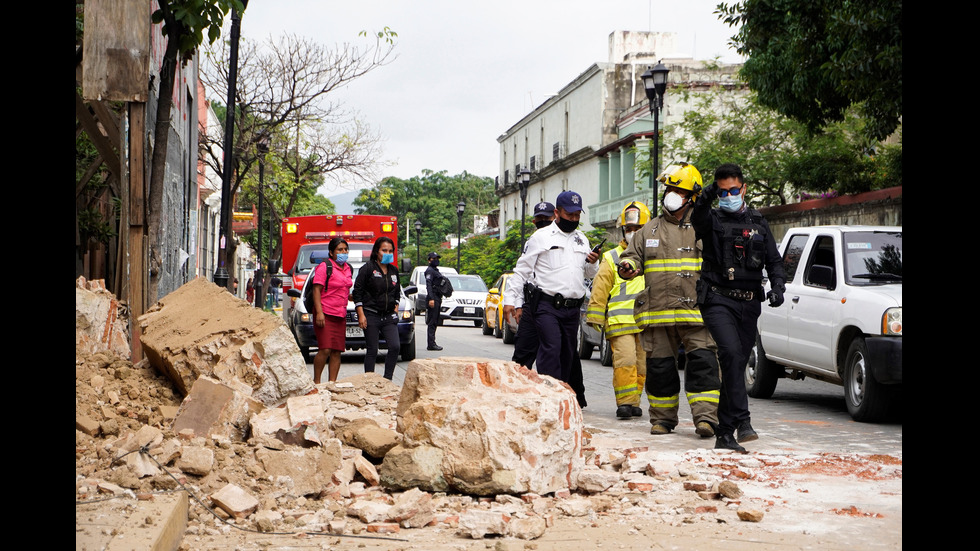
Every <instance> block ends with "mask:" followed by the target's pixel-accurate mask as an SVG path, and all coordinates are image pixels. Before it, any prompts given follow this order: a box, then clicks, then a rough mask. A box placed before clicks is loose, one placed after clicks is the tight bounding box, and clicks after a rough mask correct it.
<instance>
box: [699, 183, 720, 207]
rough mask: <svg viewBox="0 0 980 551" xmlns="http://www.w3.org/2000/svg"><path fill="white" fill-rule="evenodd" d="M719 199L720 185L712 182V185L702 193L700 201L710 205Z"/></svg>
mask: <svg viewBox="0 0 980 551" xmlns="http://www.w3.org/2000/svg"><path fill="white" fill-rule="evenodd" d="M717 198H718V184H716V183H714V182H712V183H711V185H709V186H707V187H706V188H704V190H703V191H702V192H701V197H700V198H699V200H701V201H707V202H708V204H709V205H710V204H711V203H713V202H714V201H715V199H717Z"/></svg>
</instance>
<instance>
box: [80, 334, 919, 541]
mask: <svg viewBox="0 0 980 551" xmlns="http://www.w3.org/2000/svg"><path fill="white" fill-rule="evenodd" d="M75 373H76V392H75V410H76V419H80V418H81V419H86V420H87V424H86V426H85V427H84V429H85V430H82V429H80V428H78V423H76V432H75V454H76V455H75V457H76V459H75V474H76V487H75V494H76V530H77V531H80V532H81V531H84V530H88V529H93V530H98V529H99V528H98V527H97V525H98V523H97V522H95V521H93V524H92V526H84V525H85V524H86V523H87V520H86V519H89V520H91V519H95V518H97V517H98V516H99V515H102V514H109V513H110V512H111V511H115V512H116V513H117V514H125V512H126V511H127V510H133V509H134V507H135V505H134V504H135V502H136V500H138V499H143V500H148V499H154V496H155V495H158V494H164V493H168V492H176V491H188V492H189V493H190V494H191V495H192V499H191V500H190V503H191V505H190V512H189V524H188V528H187V531H186V533H185V535H184V538H183V542H182V544H181V549H185V550H191V549H194V550H197V549H236V550H250V549H386V550H387V549H402V550H408V549H418V550H440V549H445V550H464V549H500V550H511V549H536V550H541V551H545V550H558V549H562V550H567V549H637V550H639V549H643V550H647V549H651V548H653V549H722V548H723V549H726V550H727V551H732V550H738V549H750V548H752V549H758V548H760V547H762V548H774V549H818V548H819V549H856V548H860V549H886V548H887V549H896V548H901V542H902V529H901V522H902V460H901V458H896V457H893V456H889V455H862V454H845V455H842V454H802V455H801V454H796V455H792V454H780V455H772V454H759V453H751V454H745V455H742V454H735V453H730V452H716V451H714V450H707V449H698V450H690V451H688V452H686V453H683V454H678V453H664V454H662V457H660V458H659V461H658V462H657V467H656V468H648V469H647V470H646V472H645V473H643V476H644V477H646V478H644V480H648V479H653V480H654V482H655V483H654V484H653V485H652V486H650V487H646V486H643V485H638V484H633V485H632V486H631V485H629V484H627V483H626V482H627V481H628V480H629V477H628V476H624V483H622V484H617V485H614V486H613V487H612V488H610V489H608V490H606V491H601V492H596V493H585V492H581V491H575V492H571V493H569V494H567V495H557V496H516V497H515V496H497V497H496V498H488V497H474V496H462V495H447V494H434V495H433V496H432V503H433V505H434V510H435V511H434V519H433V521H432V522H430V523H429V524H428V525H427V526H425V527H421V528H410V529H409V528H400V527H398V526H397V525H395V526H388V527H386V528H385V527H383V528H381V529H380V531H381V533H379V532H378V531H377V530H379V529H378V528H377V527H376V526H375V527H372V525H371V523H370V522H365V521H363V520H362V519H361V518H359V517H358V516H357V515H356V514H355V513H354V509H355V505H356V504H357V503H358V502H363V501H375V502H378V503H391V502H392V500H393V497H394V496H395V495H396V493H389V492H386V491H385V490H384V489H383V488H381V487H380V486H371V485H368V484H367V483H366V482H365V481H364V479H363V478H362V477H360V476H359V475H357V476H356V477H355V478H354V481H353V482H352V483H351V484H350V491H349V495H347V496H344V497H341V496H338V495H336V494H331V495H320V496H316V495H310V496H296V495H292V494H291V493H290V492H289V491H288V488H287V487H285V486H283V485H282V484H281V481H278V482H277V481H276V480H273V479H272V478H271V477H268V476H267V475H266V474H265V473H264V472H263V469H262V467H261V464H260V463H259V462H258V461H257V460H256V459H255V442H233V441H229V440H227V439H214V440H212V439H200V438H199V440H201V441H203V442H204V445H206V446H207V447H208V448H209V449H211V450H212V451H213V452H214V457H215V463H214V468H213V469H212V470H211V471H210V472H209V473H208V474H206V475H203V476H198V475H194V474H190V473H186V472H182V471H180V470H179V469H177V468H176V467H175V466H174V461H173V460H172V459H171V460H169V463H167V464H166V465H164V467H165V469H166V472H162V473H160V474H157V475H153V476H145V477H142V478H141V477H139V476H137V473H135V472H133V470H132V469H131V468H130V467H128V466H127V465H126V464H124V463H121V462H118V461H114V458H115V457H116V456H117V455H118V449H117V448H116V446H117V445H118V442H119V441H120V440H122V439H125V438H126V437H127V436H128V435H131V434H133V433H136V432H138V431H140V430H141V429H143V428H144V427H148V426H149V427H155V428H156V429H159V430H160V431H161V432H162V434H163V440H164V441H175V440H176V439H177V435H175V434H173V432H172V431H171V430H170V429H169V425H170V422H171V420H172V416H173V414H174V412H175V411H176V409H177V407H178V406H179V405H180V402H181V396H179V395H178V394H177V393H176V392H175V390H174V387H173V385H172V383H171V382H170V381H169V380H168V379H167V378H165V377H164V376H162V375H160V374H159V373H157V372H156V371H155V370H154V369H152V368H151V367H149V366H148V365H147V364H145V363H141V364H138V365H135V366H134V365H133V364H132V363H130V362H129V361H127V360H124V359H120V358H118V357H115V356H114V355H112V354H111V353H108V352H100V353H90V354H86V353H76V372H75ZM341 382H343V381H341ZM385 383H386V384H390V383H388V382H387V381H386V382H385ZM360 385H365V388H366V387H367V386H371V385H366V379H365V378H364V377H359V378H358V379H357V380H356V381H355V382H354V385H353V386H354V387H355V391H357V387H358V386H360ZM391 386H392V388H388V389H387V392H386V391H385V389H379V388H377V386H376V385H374V386H372V390H371V392H364V396H361V397H358V398H356V399H355V398H353V397H351V396H348V397H347V398H346V399H344V400H342V401H341V400H338V401H337V404H338V405H340V404H343V405H344V407H349V406H351V404H357V405H358V407H366V408H382V409H384V412H385V413H386V415H390V416H391V420H392V423H393V422H394V407H395V405H396V403H397V390H398V389H397V386H395V385H393V384H392V385H391ZM393 394H394V399H393V396H392V395H393ZM96 425H97V428H96ZM585 436H586V438H587V439H586V440H585V442H586V445H585V449H586V450H587V451H586V454H587V456H586V460H587V461H591V462H593V463H594V464H598V465H600V466H601V467H602V468H603V469H606V470H610V471H615V470H616V469H618V468H620V467H621V465H622V463H623V461H624V458H626V457H628V456H629V455H630V454H637V453H644V452H648V451H649V450H642V449H637V448H631V449H620V450H608V449H605V450H598V449H593V448H590V447H589V444H588V443H589V441H590V440H589V439H588V438H589V437H592V438H593V439H597V438H596V437H598V436H610V437H611V436H612V435H603V434H601V433H600V432H599V431H598V430H596V429H590V428H586V435H585ZM228 483H232V484H235V485H237V486H240V487H241V488H243V489H246V490H247V491H248V492H249V493H251V494H252V495H254V496H255V497H256V498H257V499H258V501H259V502H260V506H259V511H267V512H270V513H271V515H267V516H265V517H264V518H266V519H268V518H272V519H273V520H272V521H267V522H266V523H265V524H264V525H263V523H262V522H260V521H259V520H258V518H257V517H258V514H253V515H252V516H250V517H248V518H245V519H238V520H235V519H231V518H229V515H227V514H225V513H224V512H222V511H220V510H216V512H212V510H209V509H211V508H212V503H211V502H210V500H209V498H208V496H209V495H210V494H211V493H213V492H215V491H217V490H218V489H220V488H221V487H223V486H225V485H227V484H228ZM695 483H697V484H695ZM705 484H706V486H705ZM473 510H484V511H502V512H503V514H504V515H505V516H506V517H507V518H509V519H522V518H527V517H529V516H541V517H543V518H545V519H546V520H547V528H546V529H545V530H544V532H543V534H542V535H540V536H539V537H534V538H533V539H526V540H525V539H516V538H512V537H501V536H498V535H494V534H488V535H487V536H486V537H482V538H475V539H474V538H472V537H470V536H468V535H462V534H461V530H460V527H459V522H460V515H461V514H464V513H465V512H466V511H473ZM338 520H339V521H341V522H340V524H339V525H338V524H337V522H336V521H338ZM151 521H152V520H151V519H149V518H148V519H147V522H151ZM331 521H334V523H333V524H330V522H331ZM337 526H340V531H342V534H340V533H335V534H331V533H328V532H329V529H334V530H337ZM385 532H387V533H385ZM107 536H108V535H107ZM527 537H530V536H527ZM76 541H77V540H76Z"/></svg>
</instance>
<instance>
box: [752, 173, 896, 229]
mask: <svg viewBox="0 0 980 551" xmlns="http://www.w3.org/2000/svg"><path fill="white" fill-rule="evenodd" d="M759 211H760V212H762V214H764V215H765V217H766V220H768V221H769V226H770V227H771V228H772V231H773V233H774V234H775V235H776V238H777V239H779V240H781V239H782V238H783V235H785V234H786V231H787V230H788V229H789V228H794V227H799V226H824V225H834V224H848V225H852V226H853V225H870V226H901V225H902V187H901V186H898V187H893V188H887V189H880V190H877V191H869V192H867V193H859V194H857V195H845V196H843V197H835V198H833V199H814V200H811V201H803V202H802V203H791V204H789V205H779V206H775V207H765V208H761V209H759Z"/></svg>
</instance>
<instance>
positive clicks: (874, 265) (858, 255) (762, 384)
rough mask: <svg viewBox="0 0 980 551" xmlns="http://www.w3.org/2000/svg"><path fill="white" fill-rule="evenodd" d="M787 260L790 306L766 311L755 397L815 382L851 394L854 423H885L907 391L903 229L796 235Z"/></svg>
mask: <svg viewBox="0 0 980 551" xmlns="http://www.w3.org/2000/svg"><path fill="white" fill-rule="evenodd" d="M780 251H781V253H782V255H783V263H784V265H785V269H786V278H787V282H786V293H785V295H784V298H785V302H784V303H783V304H782V305H781V306H779V307H778V308H770V307H769V306H768V304H766V303H763V305H762V315H761V316H760V317H759V338H758V340H757V344H756V350H755V352H754V354H752V356H751V357H750V358H749V365H748V368H747V369H746V371H745V382H746V388H747V390H748V393H749V396H752V397H755V398H768V397H770V396H772V394H773V392H774V391H775V388H776V383H777V382H778V380H779V379H780V378H784V377H786V378H790V379H802V378H803V377H813V378H815V379H819V380H822V381H827V382H830V383H834V384H839V385H843V386H844V397H845V402H846V403H847V410H848V412H849V413H850V414H851V417H853V418H854V420H856V421H877V420H881V419H882V418H883V417H884V416H885V415H886V414H887V413H888V411H889V408H890V407H891V406H892V404H893V403H894V402H896V401H897V400H899V399H900V398H901V389H902V228H901V227H899V226H815V227H807V228H792V229H790V230H789V231H787V232H786V235H785V237H784V238H783V241H782V243H781V244H780Z"/></svg>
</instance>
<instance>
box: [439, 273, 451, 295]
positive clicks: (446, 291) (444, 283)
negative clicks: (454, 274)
mask: <svg viewBox="0 0 980 551" xmlns="http://www.w3.org/2000/svg"><path fill="white" fill-rule="evenodd" d="M436 291H437V292H438V293H439V296H442V297H451V296H453V284H452V283H450V281H449V278H448V277H446V276H442V277H440V278H439V281H437V282H436Z"/></svg>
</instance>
